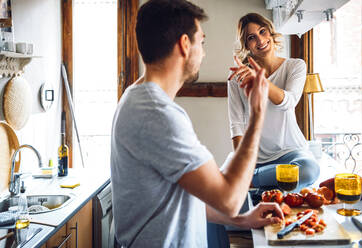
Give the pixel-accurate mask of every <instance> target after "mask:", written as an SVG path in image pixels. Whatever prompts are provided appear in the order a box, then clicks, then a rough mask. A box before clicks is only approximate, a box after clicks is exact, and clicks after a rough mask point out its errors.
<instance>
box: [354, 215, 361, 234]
mask: <svg viewBox="0 0 362 248" xmlns="http://www.w3.org/2000/svg"><path fill="white" fill-rule="evenodd" d="M352 222H353V224H355V226H356V227H357V228H358V229H359V230H360V231H361V232H362V219H359V218H357V217H355V216H353V217H352Z"/></svg>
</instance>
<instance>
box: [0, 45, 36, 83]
mask: <svg viewBox="0 0 362 248" xmlns="http://www.w3.org/2000/svg"><path fill="white" fill-rule="evenodd" d="M32 58H41V57H40V56H34V55H29V54H22V53H15V52H8V51H0V77H11V76H16V75H18V74H19V73H22V72H23V70H24V67H25V66H26V65H27V64H29V63H30V61H31V59H32Z"/></svg>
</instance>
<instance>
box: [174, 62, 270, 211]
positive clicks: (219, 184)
mask: <svg viewBox="0 0 362 248" xmlns="http://www.w3.org/2000/svg"><path fill="white" fill-rule="evenodd" d="M246 94H247V96H248V98H249V103H250V106H251V116H250V121H249V127H248V129H247V130H246V132H245V135H244V137H243V140H242V143H241V145H239V146H238V148H237V150H236V151H235V155H234V158H233V159H232V160H231V162H230V164H229V166H228V167H227V168H226V170H225V172H224V174H222V173H221V172H220V170H219V168H218V166H217V165H216V163H215V161H214V160H210V161H208V162H207V163H205V164H204V165H202V166H200V167H199V168H198V169H196V170H194V171H191V172H188V173H186V174H184V175H183V176H182V177H181V179H180V180H179V181H178V183H179V184H180V186H181V187H183V188H184V189H185V190H186V191H188V192H189V193H191V194H193V195H195V196H196V197H198V198H200V199H201V200H202V201H204V202H205V203H206V204H208V205H210V206H211V207H213V208H215V209H216V210H218V211H220V212H221V213H223V214H225V215H227V216H230V217H235V216H237V215H238V213H239V210H240V208H241V206H242V204H243V202H244V200H245V198H246V194H247V192H248V188H249V185H250V182H251V179H252V176H253V172H254V168H255V164H256V157H257V152H258V146H259V140H260V135H261V131H262V127H263V121H264V115H265V109H266V99H267V94H268V85H267V83H266V82H265V77H264V70H263V69H261V68H260V67H257V74H256V77H255V78H254V80H253V84H252V85H251V86H249V88H247V89H246Z"/></svg>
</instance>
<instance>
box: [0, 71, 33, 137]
mask: <svg viewBox="0 0 362 248" xmlns="http://www.w3.org/2000/svg"><path fill="white" fill-rule="evenodd" d="M32 98H33V97H32V92H31V88H30V86H29V83H28V82H27V81H26V80H25V79H24V78H23V77H21V76H16V77H13V78H12V79H10V81H9V82H8V83H7V84H6V86H5V89H4V99H3V111H4V118H5V120H6V122H7V123H9V124H10V126H11V127H12V128H14V129H15V130H20V129H22V128H23V127H24V126H25V124H26V123H27V121H28V119H29V117H30V114H31V110H32V104H33V101H32Z"/></svg>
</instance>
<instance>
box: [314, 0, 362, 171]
mask: <svg viewBox="0 0 362 248" xmlns="http://www.w3.org/2000/svg"><path fill="white" fill-rule="evenodd" d="M313 35H314V44H313V50H314V72H317V73H319V74H320V78H321V82H322V85H323V88H324V92H322V93H317V94H314V126H315V132H314V133H315V137H316V139H317V140H320V141H321V142H322V146H323V149H324V151H326V152H327V153H329V154H330V155H331V156H333V157H334V158H336V159H337V160H339V161H340V162H342V164H344V165H345V166H346V168H347V170H348V171H352V170H354V171H355V172H358V171H359V172H362V160H361V159H362V158H361V151H362V135H361V133H362V83H361V75H362V69H361V68H362V57H361V47H362V43H361V0H353V1H349V2H348V3H347V4H345V5H344V6H343V7H341V8H340V9H339V10H337V11H336V12H335V13H334V18H333V19H332V20H331V21H329V22H327V21H324V22H322V23H321V24H319V25H318V26H317V27H315V28H314V34H313Z"/></svg>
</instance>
